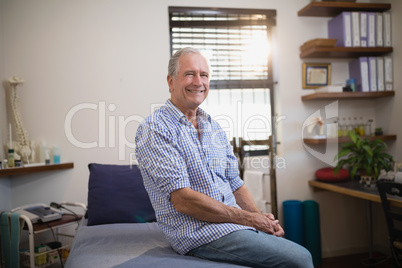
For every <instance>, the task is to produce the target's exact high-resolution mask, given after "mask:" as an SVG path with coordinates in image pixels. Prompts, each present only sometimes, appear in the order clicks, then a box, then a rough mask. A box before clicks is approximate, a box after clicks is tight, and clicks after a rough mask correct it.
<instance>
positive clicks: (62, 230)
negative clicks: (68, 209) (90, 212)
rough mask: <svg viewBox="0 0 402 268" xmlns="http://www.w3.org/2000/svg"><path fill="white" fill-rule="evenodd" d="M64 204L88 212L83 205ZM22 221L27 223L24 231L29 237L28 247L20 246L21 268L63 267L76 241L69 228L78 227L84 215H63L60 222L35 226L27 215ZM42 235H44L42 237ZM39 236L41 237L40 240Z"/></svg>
mask: <svg viewBox="0 0 402 268" xmlns="http://www.w3.org/2000/svg"><path fill="white" fill-rule="evenodd" d="M63 204H66V205H72V206H79V207H81V208H83V209H84V211H85V210H86V206H85V205H84V204H81V203H63ZM20 219H22V220H24V221H25V225H24V230H25V232H26V231H27V232H28V237H29V239H28V240H29V241H28V242H29V244H28V246H25V247H24V246H20V252H19V255H20V266H21V267H30V268H37V267H41V268H42V267H47V266H52V267H54V266H53V265H59V266H61V267H63V266H64V262H65V261H66V259H67V257H68V255H69V252H70V247H71V245H72V242H73V240H74V235H72V234H69V232H68V231H69V227H70V228H71V227H75V226H76V227H78V224H79V221H80V220H81V219H82V215H77V214H63V216H62V218H61V219H59V220H54V221H50V222H46V223H35V224H32V223H31V221H30V220H29V218H28V217H27V216H25V215H20ZM46 233H47V234H48V235H46ZM70 233H71V230H70ZM41 234H44V235H42V236H41ZM49 234H50V236H49ZM38 236H40V238H39V239H38ZM49 237H50V238H49ZM49 242H51V243H49ZM42 245H46V246H42ZM35 248H39V249H40V250H39V251H38V250H35ZM62 263H63V265H62Z"/></svg>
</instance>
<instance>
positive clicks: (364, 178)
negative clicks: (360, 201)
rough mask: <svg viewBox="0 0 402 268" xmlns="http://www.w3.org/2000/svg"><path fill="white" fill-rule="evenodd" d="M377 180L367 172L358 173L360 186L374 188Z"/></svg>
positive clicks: (368, 188)
mask: <svg viewBox="0 0 402 268" xmlns="http://www.w3.org/2000/svg"><path fill="white" fill-rule="evenodd" d="M376 182H377V180H376V179H375V177H374V176H371V175H367V174H364V173H363V174H360V181H359V184H360V187H362V188H363V189H367V190H375V189H377V185H376Z"/></svg>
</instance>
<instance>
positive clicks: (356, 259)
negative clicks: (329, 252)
mask: <svg viewBox="0 0 402 268" xmlns="http://www.w3.org/2000/svg"><path fill="white" fill-rule="evenodd" d="M373 256H374V259H375V260H376V261H381V263H378V264H376V265H370V263H369V262H368V257H369V255H368V253H367V254H357V255H350V256H341V257H333V258H325V259H323V260H322V264H321V265H320V266H317V267H316V268H365V267H373V268H392V259H391V257H390V256H384V255H381V254H374V255H373Z"/></svg>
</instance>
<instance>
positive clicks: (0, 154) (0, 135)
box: [0, 1, 11, 211]
mask: <svg viewBox="0 0 402 268" xmlns="http://www.w3.org/2000/svg"><path fill="white" fill-rule="evenodd" d="M3 4H4V3H3V2H2V1H0V77H1V80H4V77H5V75H4V72H5V70H4V69H5V60H4V52H5V50H4V41H3V40H4V34H3V33H4V25H5V23H4V8H3ZM0 84H1V83H0ZM5 103H6V92H5V89H4V88H3V87H0V161H3V159H4V157H5V153H4V150H3V144H5V142H6V141H7V137H8V136H7V130H6V126H7V125H8V124H7V120H6V105H5ZM10 207H11V181H10V179H9V178H7V177H3V178H0V211H2V210H6V209H9V208H10Z"/></svg>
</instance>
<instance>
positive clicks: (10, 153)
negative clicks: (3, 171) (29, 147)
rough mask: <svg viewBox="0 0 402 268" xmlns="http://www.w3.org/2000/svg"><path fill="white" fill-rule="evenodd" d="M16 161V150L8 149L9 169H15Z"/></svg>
mask: <svg viewBox="0 0 402 268" xmlns="http://www.w3.org/2000/svg"><path fill="white" fill-rule="evenodd" d="M14 166H15V160H14V149H8V167H14Z"/></svg>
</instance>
